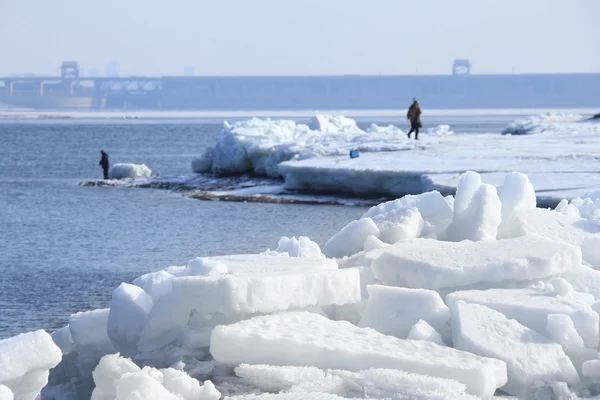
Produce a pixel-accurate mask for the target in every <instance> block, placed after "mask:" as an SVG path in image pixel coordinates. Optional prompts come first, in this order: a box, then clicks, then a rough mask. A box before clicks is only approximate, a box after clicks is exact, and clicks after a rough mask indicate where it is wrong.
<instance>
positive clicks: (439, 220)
mask: <svg viewBox="0 0 600 400" xmlns="http://www.w3.org/2000/svg"><path fill="white" fill-rule="evenodd" d="M406 207H414V208H416V209H417V210H419V214H420V215H421V218H422V219H423V221H424V225H423V231H422V234H423V235H434V236H435V237H437V238H441V237H443V236H444V235H445V232H446V229H447V228H448V225H449V224H450V222H451V221H452V215H453V211H452V207H450V205H449V204H448V202H447V201H446V199H444V197H443V196H442V195H441V194H440V192H437V191H432V192H427V193H423V194H419V195H408V196H404V197H402V198H400V199H397V200H392V201H388V202H385V203H381V204H379V205H377V206H374V207H371V208H370V209H369V211H367V212H366V213H365V214H364V215H363V216H362V218H367V217H368V218H376V217H378V216H379V215H384V214H387V213H390V212H394V211H396V210H399V209H403V208H406Z"/></svg>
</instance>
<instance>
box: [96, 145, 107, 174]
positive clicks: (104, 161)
mask: <svg viewBox="0 0 600 400" xmlns="http://www.w3.org/2000/svg"><path fill="white" fill-rule="evenodd" d="M100 154H102V158H101V159H100V162H99V163H98V164H99V165H100V166H101V167H102V171H103V172H104V179H108V154H106V153H105V152H104V150H100Z"/></svg>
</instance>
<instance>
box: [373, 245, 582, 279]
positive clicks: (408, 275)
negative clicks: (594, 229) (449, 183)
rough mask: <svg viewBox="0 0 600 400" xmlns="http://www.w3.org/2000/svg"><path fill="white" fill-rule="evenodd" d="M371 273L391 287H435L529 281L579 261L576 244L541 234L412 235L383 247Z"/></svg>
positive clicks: (566, 267)
mask: <svg viewBox="0 0 600 400" xmlns="http://www.w3.org/2000/svg"><path fill="white" fill-rule="evenodd" d="M377 251H378V252H380V255H379V256H378V257H377V258H376V259H375V260H374V261H373V262H372V264H371V268H372V270H373V273H374V275H375V278H376V279H377V280H379V281H381V282H385V283H387V284H390V285H395V286H407V287H412V288H425V289H434V290H439V289H443V288H459V287H464V286H469V285H474V284H478V283H479V284H481V283H496V284H499V283H502V282H505V281H515V282H519V281H530V280H535V279H541V278H546V277H550V276H553V275H559V274H561V273H564V272H567V271H569V270H571V269H573V268H575V267H577V266H579V265H580V264H581V253H580V251H579V249H578V248H577V247H574V246H572V245H569V244H567V243H564V242H560V241H555V240H550V239H545V238H543V237H540V236H525V237H520V238H514V239H503V240H494V241H486V242H483V243H478V242H469V241H464V242H458V243H455V242H442V241H437V240H433V239H415V240H412V241H409V242H399V243H396V244H394V245H392V246H389V247H387V248H385V249H382V250H377Z"/></svg>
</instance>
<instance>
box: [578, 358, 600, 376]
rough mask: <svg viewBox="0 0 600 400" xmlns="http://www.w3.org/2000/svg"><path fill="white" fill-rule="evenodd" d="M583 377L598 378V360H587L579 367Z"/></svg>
mask: <svg viewBox="0 0 600 400" xmlns="http://www.w3.org/2000/svg"><path fill="white" fill-rule="evenodd" d="M581 369H582V374H583V376H586V377H589V378H600V360H589V361H586V362H584V363H583V366H582V367H581Z"/></svg>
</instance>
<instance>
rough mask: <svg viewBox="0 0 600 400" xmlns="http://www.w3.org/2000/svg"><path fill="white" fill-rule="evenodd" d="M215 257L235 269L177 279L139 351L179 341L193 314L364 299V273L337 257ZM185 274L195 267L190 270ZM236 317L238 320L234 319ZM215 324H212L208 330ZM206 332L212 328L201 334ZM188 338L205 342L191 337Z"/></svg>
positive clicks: (162, 300)
mask: <svg viewBox="0 0 600 400" xmlns="http://www.w3.org/2000/svg"><path fill="white" fill-rule="evenodd" d="M210 260H211V262H213V261H217V262H220V263H223V264H224V265H225V266H226V267H227V270H228V271H229V273H228V274H216V275H208V276H185V275H182V276H179V277H175V278H173V279H171V285H172V292H171V293H169V294H168V295H165V296H162V297H161V298H160V299H159V301H158V302H157V303H156V304H155V306H154V307H153V309H152V311H151V313H150V316H149V318H148V322H147V324H146V325H145V327H144V329H143V331H142V333H141V338H140V340H139V342H138V350H142V351H151V350H155V349H157V348H159V347H162V346H164V345H166V344H168V343H170V342H172V341H173V340H175V339H176V338H177V337H178V336H179V335H180V334H181V333H182V332H183V329H184V328H185V326H186V325H187V324H188V320H189V318H190V314H191V313H192V312H196V313H199V314H204V315H207V316H208V320H210V316H211V315H219V314H220V315H222V316H228V317H230V316H240V315H242V316H244V315H251V314H255V313H268V312H274V311H283V310H287V309H290V308H306V307H309V306H326V305H343V304H347V303H356V302H359V301H360V300H361V279H360V273H359V271H358V270H357V269H356V268H347V269H338V267H337V264H336V262H335V261H334V260H331V259H325V258H319V259H311V258H298V257H289V256H283V255H280V254H279V255H269V254H258V255H257V254H255V255H235V256H223V257H211V258H210ZM183 272H186V273H190V272H192V271H189V269H188V268H186V269H185V271H183ZM235 321H236V319H235V318H234V319H233V320H232V322H235ZM213 326H214V325H213V324H212V323H210V322H207V324H206V326H205V327H204V328H207V329H212V327H213ZM192 336H196V335H193V334H192ZM204 336H206V332H203V333H202V334H201V337H204ZM187 339H190V340H191V341H192V342H195V343H197V342H199V341H202V339H198V338H192V337H191V336H189V335H188V337H187ZM197 339H198V340H197Z"/></svg>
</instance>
